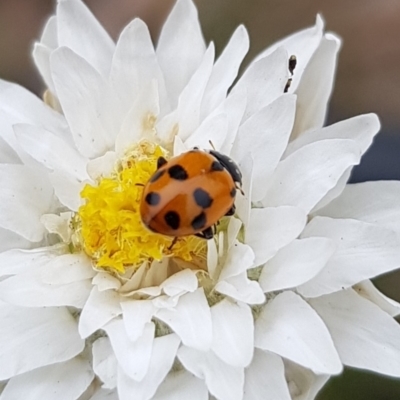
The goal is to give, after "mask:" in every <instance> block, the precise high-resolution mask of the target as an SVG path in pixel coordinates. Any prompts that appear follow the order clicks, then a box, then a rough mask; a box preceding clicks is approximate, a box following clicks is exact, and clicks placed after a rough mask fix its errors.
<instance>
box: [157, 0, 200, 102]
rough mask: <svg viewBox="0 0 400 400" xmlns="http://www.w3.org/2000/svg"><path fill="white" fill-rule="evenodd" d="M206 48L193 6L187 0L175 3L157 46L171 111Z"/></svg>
mask: <svg viewBox="0 0 400 400" xmlns="http://www.w3.org/2000/svg"><path fill="white" fill-rule="evenodd" d="M205 47H206V46H205V43H204V39H203V36H202V33H201V28H200V24H199V20H198V16H197V10H196V7H195V5H194V4H193V3H192V2H191V1H190V0H179V1H177V2H176V4H175V6H174V8H173V9H172V11H171V13H170V14H169V16H168V18H167V20H166V22H165V24H164V26H163V28H162V30H161V33H160V38H159V40H158V45H157V58H158V62H159V64H160V66H161V69H162V71H163V73H164V79H165V85H166V88H167V92H168V97H169V100H170V104H171V107H172V108H175V107H176V104H177V102H178V97H179V95H180V93H181V92H182V90H183V88H184V87H185V86H186V84H187V83H188V82H189V79H190V77H191V76H192V74H193V72H194V71H195V70H196V68H197V67H198V66H199V64H200V62H201V59H202V58H203V54H204V51H205Z"/></svg>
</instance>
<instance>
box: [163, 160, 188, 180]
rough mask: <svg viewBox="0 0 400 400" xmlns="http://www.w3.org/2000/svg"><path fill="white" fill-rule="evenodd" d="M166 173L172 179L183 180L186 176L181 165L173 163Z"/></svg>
mask: <svg viewBox="0 0 400 400" xmlns="http://www.w3.org/2000/svg"><path fill="white" fill-rule="evenodd" d="M168 174H169V176H170V177H171V178H172V179H176V180H177V181H184V180H186V179H187V178H188V174H187V172H186V171H185V168H183V167H182V166H181V165H179V164H177V165H173V166H172V167H170V168H168Z"/></svg>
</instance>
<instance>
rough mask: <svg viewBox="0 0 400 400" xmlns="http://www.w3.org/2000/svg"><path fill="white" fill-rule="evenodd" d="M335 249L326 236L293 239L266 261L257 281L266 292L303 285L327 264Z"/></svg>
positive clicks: (331, 241) (332, 242)
mask: <svg viewBox="0 0 400 400" xmlns="http://www.w3.org/2000/svg"><path fill="white" fill-rule="evenodd" d="M335 250H336V245H335V243H334V241H333V240H331V239H327V238H321V237H314V238H308V239H302V240H294V241H293V242H291V243H290V244H288V245H287V246H286V247H284V248H282V249H281V250H279V251H278V253H277V254H276V255H275V257H274V258H272V259H271V260H269V261H268V262H267V263H266V264H265V265H264V267H263V269H262V271H261V275H260V278H259V280H258V282H259V284H260V286H261V287H262V289H263V290H264V292H273V291H274V290H282V289H287V288H292V287H295V286H298V285H301V284H303V283H305V282H307V281H309V280H310V279H312V278H314V277H315V276H316V275H317V274H318V273H319V272H320V271H321V270H322V268H324V266H325V265H326V263H327V262H328V260H329V258H330V257H331V256H332V254H333V253H334V251H335Z"/></svg>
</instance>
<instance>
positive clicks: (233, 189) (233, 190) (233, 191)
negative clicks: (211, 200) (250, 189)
mask: <svg viewBox="0 0 400 400" xmlns="http://www.w3.org/2000/svg"><path fill="white" fill-rule="evenodd" d="M230 195H231V197H232V198H234V197H235V196H236V188H235V187H233V188H232V189H231V192H230Z"/></svg>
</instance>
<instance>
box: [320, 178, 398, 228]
mask: <svg viewBox="0 0 400 400" xmlns="http://www.w3.org/2000/svg"><path fill="white" fill-rule="evenodd" d="M399 198H400V182H398V181H380V182H364V183H357V184H353V185H347V186H346V188H345V189H344V191H343V193H342V194H341V195H340V197H338V198H337V199H335V200H333V201H332V202H331V203H330V204H328V205H327V206H326V207H324V208H322V209H320V210H318V212H317V214H318V215H322V216H327V217H332V218H353V219H359V220H361V221H364V222H370V223H373V224H378V225H381V226H384V227H386V228H389V229H393V230H400V227H399V224H398V221H399V219H400V204H399V201H398V199H399Z"/></svg>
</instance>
